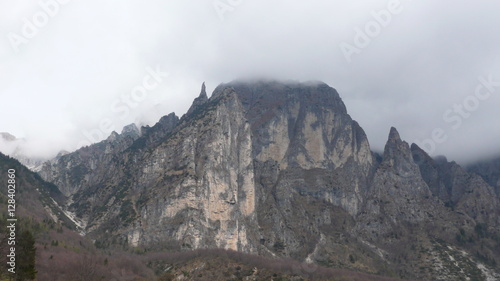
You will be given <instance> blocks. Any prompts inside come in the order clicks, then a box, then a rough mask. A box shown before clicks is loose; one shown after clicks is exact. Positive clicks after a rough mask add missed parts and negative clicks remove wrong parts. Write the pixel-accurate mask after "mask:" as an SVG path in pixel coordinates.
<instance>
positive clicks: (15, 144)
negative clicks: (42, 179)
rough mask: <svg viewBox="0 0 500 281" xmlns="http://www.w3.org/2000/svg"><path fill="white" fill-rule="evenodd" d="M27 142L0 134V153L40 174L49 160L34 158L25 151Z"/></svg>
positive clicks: (3, 133) (9, 135)
mask: <svg viewBox="0 0 500 281" xmlns="http://www.w3.org/2000/svg"><path fill="white" fill-rule="evenodd" d="M25 145H26V140H24V139H18V138H16V137H15V136H13V135H11V134H9V133H5V132H0V151H1V152H2V153H4V154H6V155H9V156H11V157H14V158H16V159H17V160H19V162H21V163H22V164H23V165H25V166H26V167H28V168H29V169H30V170H32V171H35V172H38V171H39V170H40V169H41V167H42V164H43V163H44V162H45V161H47V160H48V159H45V158H41V157H32V156H30V155H28V154H29V153H27V152H26V149H25Z"/></svg>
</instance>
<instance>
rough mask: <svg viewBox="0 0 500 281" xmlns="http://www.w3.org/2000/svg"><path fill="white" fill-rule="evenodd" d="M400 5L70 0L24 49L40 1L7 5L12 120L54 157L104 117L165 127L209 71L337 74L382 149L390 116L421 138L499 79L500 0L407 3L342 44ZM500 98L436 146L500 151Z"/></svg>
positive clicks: (5, 48)
mask: <svg viewBox="0 0 500 281" xmlns="http://www.w3.org/2000/svg"><path fill="white" fill-rule="evenodd" d="M45 1H49V0H45ZM389 2H390V1H380V0H379V1H368V0H365V1H351V2H345V1H327V0H313V1H308V2H303V1H284V0H281V1H263V0H255V1H242V2H241V4H239V5H236V6H235V7H234V9H233V10H231V11H230V12H227V13H226V14H225V15H224V20H223V21H221V20H220V18H219V16H218V14H217V12H216V11H215V9H214V7H213V1H211V0H210V1H194V0H187V1H181V2H179V1H175V2H174V1H159V0H149V1H132V0H128V1H120V2H116V1H97V0H88V1H82V0H72V1H69V3H68V4H66V5H61V7H60V10H59V11H58V13H57V14H56V15H55V16H53V17H51V18H50V21H49V22H48V23H47V24H46V25H45V26H44V27H42V28H40V29H39V30H38V32H37V34H36V36H34V37H33V38H32V39H30V40H29V42H28V43H26V44H22V45H20V46H19V49H20V52H19V53H17V54H16V53H15V52H14V51H13V48H12V47H11V45H10V43H9V40H8V34H9V33H10V32H16V33H20V32H21V30H22V25H23V18H28V19H30V18H32V16H33V15H34V14H35V13H36V12H37V11H40V5H39V4H38V3H36V2H33V3H32V2H29V3H28V2H23V1H9V2H7V1H6V2H2V3H1V4H0V26H1V28H0V34H1V35H2V37H1V38H0V61H1V63H0V99H1V100H2V102H3V103H2V105H3V107H2V111H1V112H0V120H2V123H1V124H0V131H8V132H11V133H12V134H14V135H16V136H18V137H26V138H28V139H30V140H31V142H30V143H36V144H43V145H36V146H34V147H36V150H43V151H45V152H46V153H49V154H50V153H52V154H54V153H57V151H58V150H59V149H61V148H65V149H68V148H70V149H71V148H72V147H74V146H75V145H76V144H77V143H79V142H80V141H81V138H82V130H92V129H93V128H96V127H98V126H99V122H101V121H102V120H103V119H104V118H111V119H112V120H114V122H115V123H116V124H115V125H116V127H117V128H119V127H121V126H124V125H126V124H128V123H131V122H137V123H147V124H153V123H154V122H155V121H156V120H158V119H159V117H161V115H165V114H168V113H170V112H172V111H175V112H176V113H177V114H178V115H180V114H182V113H184V112H185V111H186V110H187V108H188V107H189V105H190V103H191V101H192V99H194V98H195V97H196V96H197V95H198V93H199V89H200V85H201V83H202V82H203V81H206V82H207V87H208V90H211V89H214V88H215V87H216V86H217V84H219V83H222V82H228V81H230V80H233V79H236V78H242V77H247V76H251V75H259V76H270V77H274V78H278V79H297V80H309V79H313V80H323V81H324V82H326V83H328V84H330V85H331V86H332V87H334V88H336V89H337V90H338V91H339V92H340V94H341V96H342V97H343V99H344V101H345V103H346V105H347V107H348V111H349V112H350V114H351V115H352V116H353V118H354V119H357V120H358V121H359V122H360V124H361V126H362V127H363V128H364V129H365V131H367V133H368V136H369V138H370V141H371V143H372V145H373V147H374V148H375V149H381V148H382V147H383V145H384V143H385V140H386V138H387V134H388V132H389V128H390V126H396V127H397V128H398V130H399V131H400V133H401V135H402V136H403V137H404V138H406V140H407V141H409V142H411V141H413V140H415V139H423V138H427V137H428V135H429V134H430V132H431V131H432V129H433V128H436V127H443V128H445V129H447V127H446V126H448V124H446V123H445V122H444V121H443V119H442V114H443V112H444V111H445V110H446V109H447V108H449V107H450V106H453V104H454V103H458V102H461V101H462V100H463V99H464V97H466V96H467V95H470V94H471V93H473V91H474V87H475V85H476V83H477V77H478V76H487V75H489V74H493V75H496V76H497V77H498V78H499V79H500V69H499V68H498V65H499V62H500V60H499V58H500V57H499V55H498V47H499V44H500V40H498V39H496V37H494V34H496V32H497V30H496V27H497V26H498V24H499V23H500V19H499V18H498V16H497V13H496V11H498V9H499V8H500V3H497V2H493V1H479V2H474V3H472V2H470V1H464V0H461V1H454V2H453V3H451V4H450V3H449V2H446V3H444V2H435V1H409V0H401V1H400V3H401V5H402V6H403V11H402V12H401V13H399V14H397V15H394V17H393V18H392V19H391V22H390V24H389V25H388V26H387V27H384V29H383V30H381V32H380V33H379V34H378V35H377V36H376V37H375V38H373V39H372V41H371V42H370V44H369V45H368V46H367V47H366V48H363V50H362V52H361V53H360V54H356V55H354V56H353V61H352V62H351V63H348V62H347V61H346V60H345V58H344V56H343V54H342V52H341V50H340V48H339V45H340V44H341V43H342V42H352V40H353V38H354V36H355V31H354V29H355V28H356V27H363V26H365V25H366V23H367V22H369V21H370V20H373V15H372V12H373V11H380V10H381V9H384V8H386V7H387V5H388V3H389ZM156 65H161V67H162V69H164V70H165V71H167V72H169V73H170V76H169V77H168V79H165V81H164V82H163V83H161V85H160V86H159V87H158V88H156V89H155V90H154V91H152V92H151V93H150V94H149V95H148V98H147V99H145V100H144V101H143V102H141V104H140V105H139V106H138V107H136V108H134V110H132V111H131V112H130V115H129V116H128V117H127V118H125V119H121V118H119V117H117V116H116V115H114V114H115V113H114V112H112V111H111V110H110V105H111V104H112V103H113V101H115V100H116V99H118V98H120V96H121V95H123V94H124V93H125V94H126V93H129V92H130V91H131V89H132V88H133V87H135V86H136V85H137V84H138V83H141V79H143V77H144V71H145V68H146V67H155V66H156ZM499 105H500V89H499V91H498V93H496V95H492V97H491V98H490V99H489V100H488V101H487V102H485V103H484V104H482V105H481V107H480V108H479V109H478V110H477V111H475V112H474V114H473V116H472V117H471V118H469V119H467V120H466V122H464V124H463V126H462V127H461V128H460V129H459V130H457V131H450V132H449V139H448V141H447V142H446V143H445V144H442V145H440V146H439V147H438V148H437V149H436V154H442V153H445V154H447V156H448V157H449V158H450V159H457V160H460V161H464V160H468V159H472V158H475V157H482V156H487V155H490V154H491V153H493V152H500V145H499V144H498V141H496V140H497V139H498V134H497V132H499V131H500V130H499V127H500V123H498V121H497V120H498V119H499V118H498V117H499V116H498V107H499ZM118 130H119V129H118ZM478 135H480V136H481V137H477V136H478ZM485 144H486V145H485Z"/></svg>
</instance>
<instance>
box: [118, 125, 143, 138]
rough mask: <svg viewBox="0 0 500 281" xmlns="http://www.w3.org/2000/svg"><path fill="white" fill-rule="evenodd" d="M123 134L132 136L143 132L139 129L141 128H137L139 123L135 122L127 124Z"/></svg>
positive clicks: (137, 135)
mask: <svg viewBox="0 0 500 281" xmlns="http://www.w3.org/2000/svg"><path fill="white" fill-rule="evenodd" d="M121 135H123V136H131V137H134V138H136V137H139V136H140V135H141V132H140V131H139V128H137V125H135V124H134V123H132V124H130V125H127V126H125V127H123V129H122V132H121Z"/></svg>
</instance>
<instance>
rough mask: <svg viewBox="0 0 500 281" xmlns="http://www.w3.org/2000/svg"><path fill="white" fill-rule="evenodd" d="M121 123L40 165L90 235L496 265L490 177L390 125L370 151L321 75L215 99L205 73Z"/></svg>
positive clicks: (169, 244)
mask: <svg viewBox="0 0 500 281" xmlns="http://www.w3.org/2000/svg"><path fill="white" fill-rule="evenodd" d="M125 131H126V132H127V133H125ZM125 131H124V132H123V133H122V134H116V133H113V134H112V135H111V136H110V137H109V138H108V139H107V140H105V141H103V142H101V143H98V144H95V145H92V146H90V147H86V148H82V149H80V150H78V151H76V152H74V153H71V154H68V155H65V156H62V157H60V158H59V159H57V160H54V161H52V162H48V163H46V164H45V166H44V167H43V169H42V171H41V172H40V174H41V175H42V176H43V178H44V179H46V180H48V181H50V182H53V183H55V184H56V185H57V186H59V188H60V190H61V192H62V193H63V194H65V195H66V196H67V198H68V206H67V208H68V210H69V211H72V212H74V213H75V214H76V216H77V217H78V218H79V219H81V220H82V221H84V223H83V224H82V227H83V228H84V230H85V231H86V232H87V235H89V236H90V237H92V238H93V239H95V240H96V244H98V245H99V246H103V247H105V246H107V245H110V244H121V245H124V246H127V247H134V248H140V249H150V248H156V249H159V248H175V249H180V248H184V249H192V248H226V249H234V250H238V251H243V252H247V253H257V254H260V255H266V256H284V257H291V258H294V259H297V260H300V261H306V262H309V263H318V264H322V265H327V266H334V267H347V268H354V269H357V270H362V271H366V272H371V273H379V274H389V275H397V276H400V277H408V278H422V279H427V280H429V279H436V280H460V279H453V278H461V277H460V276H469V278H483V279H484V278H487V276H488V275H490V276H494V274H495V273H494V272H495V268H496V270H497V272H498V267H497V266H496V263H497V261H499V262H500V257H499V254H498V253H499V252H500V251H499V250H500V248H499V244H498V243H499V240H500V239H499V237H500V236H499V219H498V218H499V208H498V198H497V197H496V196H494V195H493V194H494V193H493V189H492V187H491V186H490V185H488V184H487V183H486V182H484V181H483V180H482V179H481V178H480V177H479V176H475V175H472V174H469V173H468V172H467V171H465V170H464V169H462V168H461V167H460V166H458V165H457V164H455V163H448V162H447V161H444V160H443V161H440V160H438V161H436V160H433V159H432V158H430V157H429V156H428V155H427V154H425V152H424V151H422V150H421V149H419V148H418V147H416V146H414V145H413V146H412V147H410V146H409V144H407V143H406V142H404V141H402V140H401V139H400V137H399V134H398V132H397V130H396V129H394V128H392V129H391V130H390V134H389V138H388V142H387V145H386V147H385V151H384V155H383V157H382V158H381V159H378V160H377V159H375V157H374V156H373V155H374V154H373V153H372V152H371V150H370V145H369V143H368V139H367V137H366V135H365V133H364V131H363V130H362V129H361V127H360V126H359V125H358V123H357V122H356V121H354V120H352V118H351V117H350V116H349V115H348V114H347V111H346V108H345V105H344V104H343V102H342V100H341V99H340V97H339V95H338V93H337V92H336V90H335V89H333V88H331V87H329V86H328V85H326V84H324V83H321V82H311V83H280V82H274V81H256V82H238V81H236V82H232V83H229V84H222V85H220V86H218V87H217V88H216V89H215V90H214V93H213V94H212V96H211V97H210V98H208V97H207V95H206V92H205V87H204V85H203V87H202V91H201V94H200V96H199V97H198V98H197V99H196V100H195V101H194V102H193V105H192V106H191V108H190V109H189V111H188V113H187V114H185V115H184V116H183V117H182V118H180V119H178V118H177V117H176V116H175V115H174V114H170V115H167V116H165V117H163V118H162V119H161V120H160V121H159V122H158V123H157V124H156V125H155V126H153V127H151V128H142V129H141V131H140V132H141V133H140V134H139V133H138V132H136V133H129V131H130V130H125ZM132 131H134V130H132ZM450 259H453V260H454V261H450ZM457 268H459V269H460V268H461V269H460V270H461V271H460V270H458V271H457ZM463 268H466V269H463ZM440 278H441V279H440ZM464 280H465V279H464ZM478 280H482V279H478Z"/></svg>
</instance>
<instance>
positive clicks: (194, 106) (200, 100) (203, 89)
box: [186, 82, 208, 114]
mask: <svg viewBox="0 0 500 281" xmlns="http://www.w3.org/2000/svg"><path fill="white" fill-rule="evenodd" d="M207 101H208V96H207V92H206V87H205V82H203V84H202V85H201V92H200V95H199V96H198V97H197V98H195V99H194V101H193V104H192V105H191V107H190V108H189V110H188V112H187V113H186V114H191V113H193V112H194V111H195V110H196V109H198V108H199V107H200V106H202V105H203V104H204V103H206V102H207Z"/></svg>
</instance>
